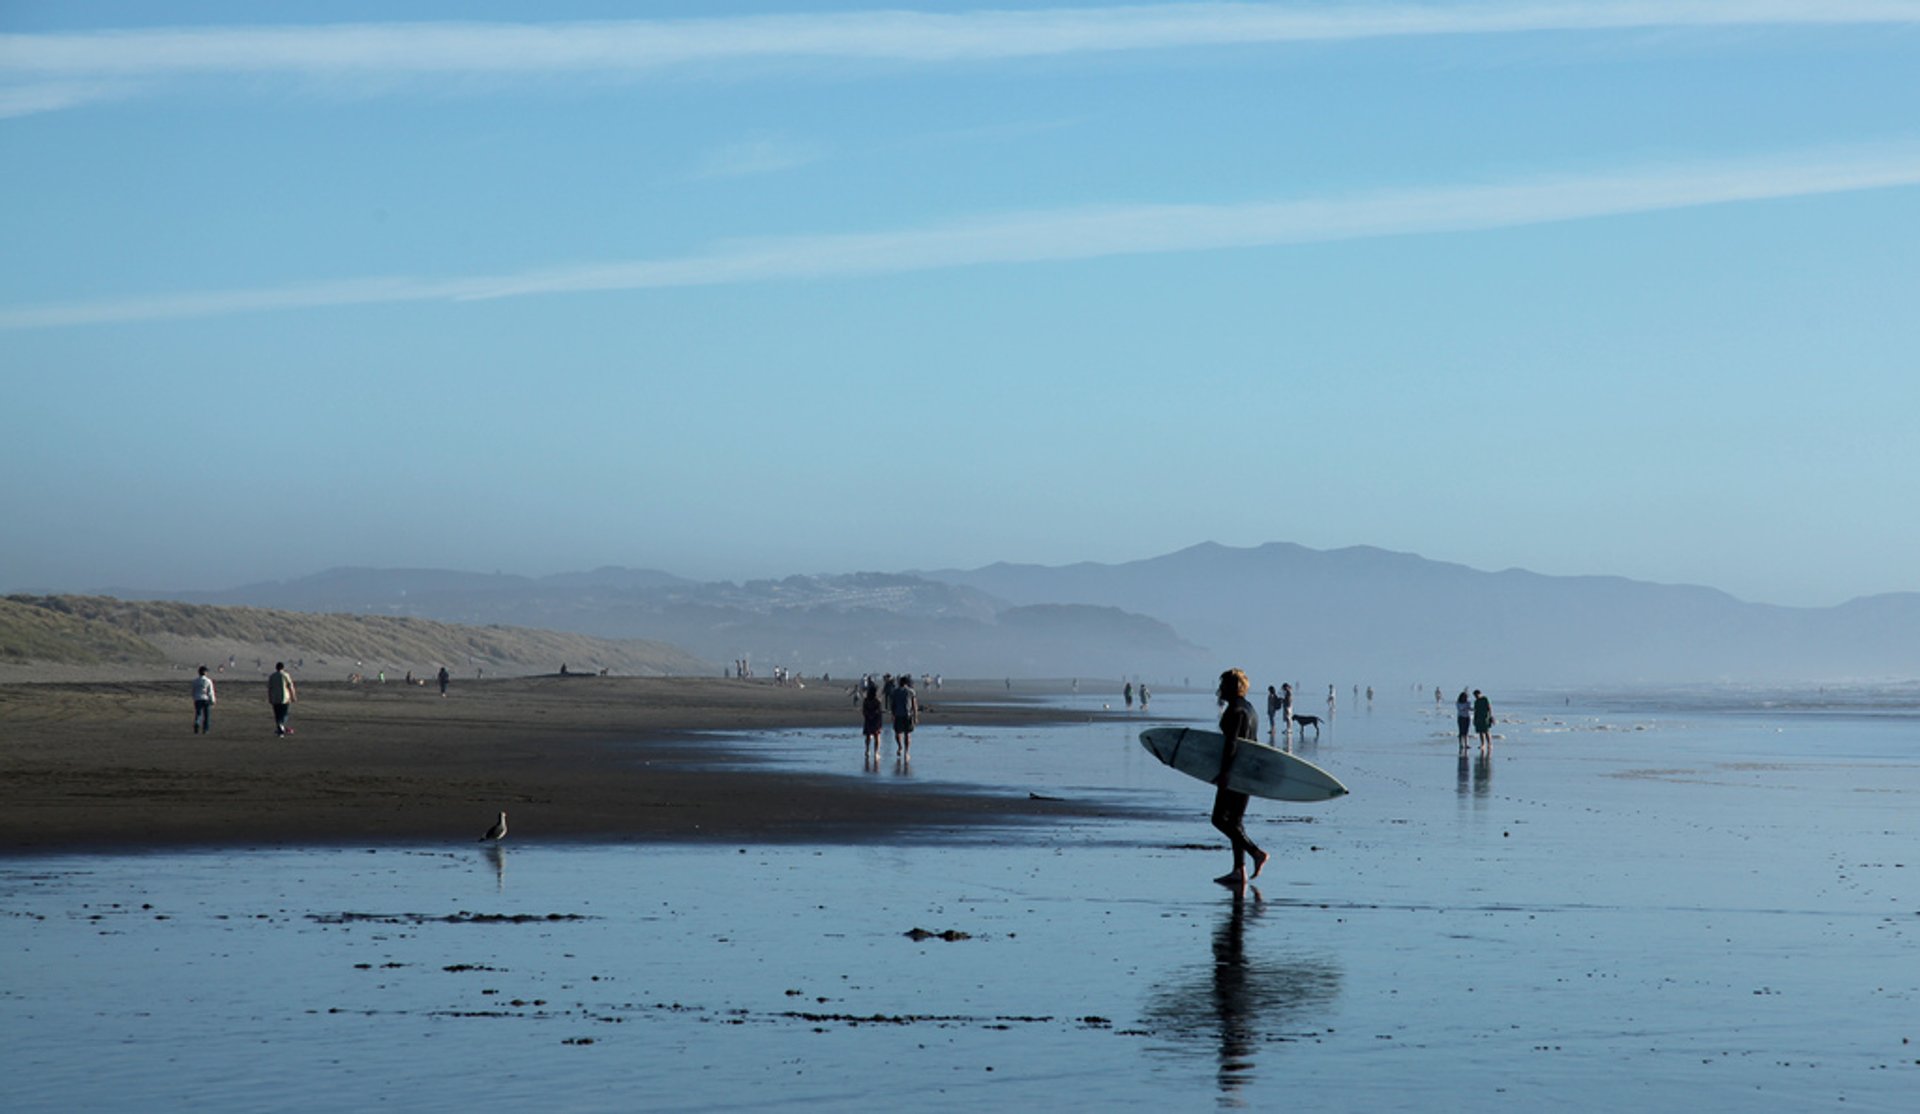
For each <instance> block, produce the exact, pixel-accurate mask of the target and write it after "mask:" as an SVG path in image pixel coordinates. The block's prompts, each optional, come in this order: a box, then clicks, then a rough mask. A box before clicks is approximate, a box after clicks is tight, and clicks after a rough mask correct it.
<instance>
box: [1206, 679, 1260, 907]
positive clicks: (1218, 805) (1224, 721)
mask: <svg viewBox="0 0 1920 1114" xmlns="http://www.w3.org/2000/svg"><path fill="white" fill-rule="evenodd" d="M1220 734H1222V735H1224V736H1226V738H1227V743H1226V746H1225V747H1223V748H1222V749H1221V751H1220V776H1219V777H1218V778H1217V779H1216V780H1215V781H1214V784H1215V785H1216V786H1218V788H1217V789H1215V790H1214V793H1213V826H1214V827H1216V828H1218V829H1220V834H1221V835H1224V836H1226V837H1227V840H1228V842H1230V843H1232V844H1233V869H1234V871H1235V872H1243V871H1245V870H1246V865H1247V856H1248V855H1249V854H1251V855H1252V856H1253V857H1254V858H1256V859H1262V858H1265V857H1266V856H1265V855H1264V854H1263V853H1262V852H1261V850H1260V848H1258V847H1256V846H1254V844H1253V841H1252V840H1250V839H1248V838H1247V832H1246V828H1245V827H1243V826H1242V824H1241V821H1242V820H1243V819H1244V818H1245V817H1246V815H1247V795H1246V794H1245V793H1238V792H1235V791H1234V790H1232V789H1228V788H1227V786H1226V778H1227V771H1228V770H1230V769H1232V768H1233V758H1234V755H1236V754H1238V753H1239V752H1240V740H1242V739H1258V738H1259V737H1260V716H1259V713H1257V712H1255V711H1254V710H1253V705H1252V704H1250V703H1248V702H1247V698H1246V697H1244V696H1236V697H1234V698H1233V699H1232V700H1229V701H1228V702H1227V710H1226V711H1224V712H1222V713H1221V714H1220Z"/></svg>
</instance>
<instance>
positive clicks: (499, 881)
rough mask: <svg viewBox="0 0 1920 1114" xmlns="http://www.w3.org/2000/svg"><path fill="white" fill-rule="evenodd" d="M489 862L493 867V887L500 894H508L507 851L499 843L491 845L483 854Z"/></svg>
mask: <svg viewBox="0 0 1920 1114" xmlns="http://www.w3.org/2000/svg"><path fill="white" fill-rule="evenodd" d="M483 854H485V855H486V856H487V862H488V863H490V864H492V866H493V886H494V889H495V890H496V891H498V892H500V893H506V892H507V849H506V848H504V847H502V846H500V845H499V844H498V843H489V844H487V846H486V850H485V851H484V852H483Z"/></svg>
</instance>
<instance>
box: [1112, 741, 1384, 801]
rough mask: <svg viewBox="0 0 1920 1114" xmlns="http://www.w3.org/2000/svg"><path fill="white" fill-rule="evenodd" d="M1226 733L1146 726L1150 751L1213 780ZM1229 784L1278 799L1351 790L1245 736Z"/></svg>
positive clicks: (1316, 798) (1322, 796) (1310, 798)
mask: <svg viewBox="0 0 1920 1114" xmlns="http://www.w3.org/2000/svg"><path fill="white" fill-rule="evenodd" d="M1226 743H1227V740H1226V736H1224V735H1222V734H1220V733H1219V732H1218V731H1206V730H1203V729H1201V728H1197V727H1149V728H1148V729H1146V730H1145V731H1142V732H1140V745H1141V746H1143V747H1146V748H1147V753H1149V754H1151V755H1153V756H1154V757H1155V758H1158V759H1159V760H1160V761H1162V762H1164V763H1166V764H1167V765H1169V766H1172V767H1173V768H1174V769H1176V770H1179V771H1180V772H1181V773H1183V774H1185V775H1187V776H1188V777H1191V778H1198V779H1200V780H1201V781H1204V782H1206V783H1208V784H1209V785H1211V784H1212V783H1213V779H1214V778H1215V777H1217V776H1219V773H1220V754H1221V751H1222V750H1223V749H1224V748H1225V747H1226ZM1227 788H1229V789H1232V790H1234V791H1236V792H1239V793H1246V794H1248V795H1250V796H1254V797H1268V798H1271V799H1273V800H1276V801H1330V800H1332V799H1333V798H1335V797H1344V796H1346V795H1347V787H1346V786H1344V785H1342V784H1340V779H1339V778H1337V777H1334V776H1333V775H1332V774H1330V773H1328V772H1327V771H1325V770H1323V769H1321V768H1320V767H1318V766H1316V765H1314V764H1313V763H1311V762H1309V761H1307V760H1306V759H1304V758H1296V757H1294V756H1293V755H1291V754H1288V753H1287V752H1286V751H1284V750H1281V749H1280V748H1278V747H1270V746H1268V745H1267V744H1265V743H1256V742H1254V741H1253V740H1251V739H1242V740H1240V749H1239V750H1238V751H1236V752H1235V754H1234V757H1233V769H1231V770H1229V771H1227Z"/></svg>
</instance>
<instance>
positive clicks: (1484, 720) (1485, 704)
mask: <svg viewBox="0 0 1920 1114" xmlns="http://www.w3.org/2000/svg"><path fill="white" fill-rule="evenodd" d="M1473 729H1474V731H1475V732H1476V733H1478V734H1479V736H1480V749H1481V750H1484V751H1491V750H1492V749H1493V701H1491V700H1488V699H1487V694H1486V693H1484V692H1481V691H1480V690H1479V689H1474V690H1473Z"/></svg>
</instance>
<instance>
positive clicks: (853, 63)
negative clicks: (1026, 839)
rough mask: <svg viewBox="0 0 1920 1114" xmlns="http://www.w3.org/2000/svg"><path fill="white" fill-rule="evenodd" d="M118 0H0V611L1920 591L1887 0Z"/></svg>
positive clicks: (1899, 152) (1919, 242)
mask: <svg viewBox="0 0 1920 1114" xmlns="http://www.w3.org/2000/svg"><path fill="white" fill-rule="evenodd" d="M162 8H163V6H160V5H149V4H133V3H127V4H108V3H39V2H21V0H13V2H10V3H8V4H7V5H6V6H4V7H0V165H4V166H5V167H6V173H5V174H4V175H0V258H4V259H5V260H6V263H5V265H4V266H3V267H0V375H4V378H5V383H6V388H7V391H6V394H7V400H8V405H7V406H6V407H4V408H3V409H0V469H4V472H5V475H6V476H7V479H6V481H5V483H4V484H0V521H5V522H6V523H8V528H7V529H6V530H4V531H0V589H5V590H21V589H57V590H84V589H91V588H99V587H104V586H137V587H180V588H184V587H215V586H224V585H231V584H236V583H241V582H247V581H253V580H260V579H275V578H284V577H293V576H300V575H304V574H307V573H311V572H315V571H318V570H320V569H323V568H326V567H329V566H332V565H342V564H366V565H390V566H444V567H452V568H461V569H472V570H479V571H493V570H502V571H509V572H520V573H528V574H541V573H548V572H558V571H566V570H572V569H580V568H589V567H594V566H598V565H603V564H619V565H631V566H639V567H657V568H664V569H667V570H669V571H672V572H676V573H679V574H681V575H686V576H694V577H701V578H731V579H738V578H743V577H750V576H766V575H785V574H787V573H792V572H844V571H854V570H871V569H883V570H895V569H906V568H933V567H949V566H959V567H970V566H974V565H979V564H985V563H988V562H992V561H997V560H1012V561H1031V562H1040V563H1048V564H1055V563H1067V562H1073V561H1081V560H1092V561H1108V562H1111V561H1124V560H1131V559H1135V558H1141V557H1149V556H1154V555H1158V554H1161V553H1165V552H1169V551H1172V550H1175V549H1178V548H1182V547H1185V546H1187V545H1191V544H1194V543H1196V542H1200V541H1208V540H1211V541H1217V542H1221V543H1225V544H1229V545H1254V544H1259V543H1261V542H1265V541H1275V540H1279V541H1293V542H1298V543H1301V544H1304V545H1309V546H1313V547H1316V548H1332V547H1338V546H1345V545H1356V544H1365V545H1378V546H1383V547H1386V548H1390V549H1397V550H1406V551H1411V552H1416V553H1420V554H1422V555H1425V556H1428V557H1432V558H1436V559H1441V560H1450V561H1458V562H1461V563H1465V564H1468V565H1472V566H1475V567H1478V568H1485V569H1501V568H1507V567H1515V566H1517V567H1523V568H1528V569H1532V570H1535V571H1538V572H1544V573H1553V574H1582V573H1597V574H1610V575H1624V576H1631V577H1635V578H1640V579H1648V580H1657V581H1668V582H1686V583H1699V584H1707V585H1711V586H1714V587H1719V588H1723V589H1726V590H1727V591H1730V592H1732V593H1734V594H1735V595H1737V596H1740V597H1741V598H1744V599H1750V600H1758V601H1764V602H1774V603H1784V604H1795V605H1824V604H1832V603H1837V602H1840V601H1842V600H1845V599H1848V598H1851V597H1854V596H1859V595H1866V594H1872V593H1877V592H1887V591H1913V590H1920V571H1916V570H1917V569H1920V563H1917V562H1916V561H1915V559H1914V558H1915V556H1916V555H1917V554H1920V516H1916V515H1914V514H1913V512H1912V509H1913V508H1914V507H1915V506H1920V447H1916V446H1917V445H1920V439H1916V438H1915V437H1914V436H1913V435H1912V434H1911V432H1910V427H1911V426H1912V425H1913V422H1914V417H1913V415H1915V414H1916V413H1920V374H1916V372H1920V366H1917V364H1920V360H1917V357H1920V314H1916V313H1915V312H1914V311H1913V307H1914V306H1915V305H1917V304H1920V277H1917V272H1916V268H1915V267H1914V263H1913V261H1914V260H1916V259H1920V125H1917V124H1916V123H1915V121H1916V120H1920V82H1916V81H1914V79H1913V75H1914V74H1915V73H1916V72H1920V0H1818V2H1814V0H1807V2H1801V0H1744V2H1740V3H1722V2H1719V0H1707V2H1686V0H1667V2H1662V3H1636V2H1627V3H1602V2H1583V0H1566V2H1561V3H1555V4H1522V3H1499V2H1490V3H1472V4H1460V3H1429V4H1420V5H1388V4H1357V3H1341V4H1331V3H1326V4H1300V3H1279V4H1199V5H1177V4H1176V5H1160V6H1150V7H1119V6H1095V5H1054V6H1039V5H1018V4H1003V5H1001V6H999V7H997V8H969V7H960V6H945V5H943V6H928V7H921V8H914V9H906V8H900V7H888V6H861V5H837V6H827V5H822V6H817V7H802V6H798V5H792V4H780V5H774V4H750V3H742V4H737V5H731V6H722V5H716V4H649V5H639V4H635V5H615V4H569V3H564V2H560V3H546V4H540V5H530V4H459V5H454V4H444V5H437V4H378V5H375V4H349V3H330V4H302V3H285V4H276V5H272V6H261V5H249V4H237V3H235V4H218V3H206V4H192V3H181V4H169V5H165V6H164V11H163V10H162ZM262 20H270V21H271V22H262Z"/></svg>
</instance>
